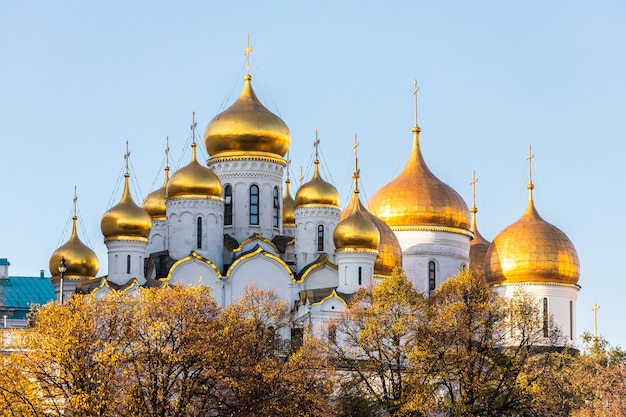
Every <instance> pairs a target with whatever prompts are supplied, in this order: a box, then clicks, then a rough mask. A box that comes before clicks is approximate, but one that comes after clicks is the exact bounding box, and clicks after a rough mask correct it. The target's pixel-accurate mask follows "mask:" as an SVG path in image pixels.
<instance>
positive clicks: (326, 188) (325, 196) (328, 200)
mask: <svg viewBox="0 0 626 417" xmlns="http://www.w3.org/2000/svg"><path fill="white" fill-rule="evenodd" d="M319 164H320V161H319V160H317V159H316V160H315V170H314V172H313V178H312V179H311V181H309V182H307V183H306V184H302V186H300V188H299V189H298V191H297V192H296V207H301V206H306V205H329V206H336V207H339V192H338V191H337V189H336V188H335V187H334V186H333V185H332V184H330V183H328V182H326V181H324V180H323V179H322V176H321V175H320V168H319Z"/></svg>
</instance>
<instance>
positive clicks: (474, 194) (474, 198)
mask: <svg viewBox="0 0 626 417" xmlns="http://www.w3.org/2000/svg"><path fill="white" fill-rule="evenodd" d="M477 182H478V178H476V171H474V170H472V180H471V181H470V185H471V186H472V210H476V183H477ZM476 211H478V210H476Z"/></svg>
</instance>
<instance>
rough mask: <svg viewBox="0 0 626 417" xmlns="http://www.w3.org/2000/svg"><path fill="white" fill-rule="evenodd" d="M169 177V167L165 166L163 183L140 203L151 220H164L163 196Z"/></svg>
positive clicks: (165, 194)
mask: <svg viewBox="0 0 626 417" xmlns="http://www.w3.org/2000/svg"><path fill="white" fill-rule="evenodd" d="M169 179H170V167H165V179H164V180H163V185H162V186H161V188H159V189H158V190H155V191H153V192H151V193H150V194H148V195H147V196H146V198H144V199H143V203H141V207H143V208H144V210H146V211H147V212H148V214H149V215H150V217H151V218H152V220H165V197H166V196H167V193H166V187H167V182H168V181H169Z"/></svg>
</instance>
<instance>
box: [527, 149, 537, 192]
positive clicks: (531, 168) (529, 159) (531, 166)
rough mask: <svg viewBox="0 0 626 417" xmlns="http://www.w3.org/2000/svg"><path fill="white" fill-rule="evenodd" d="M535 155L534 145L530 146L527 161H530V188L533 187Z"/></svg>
mask: <svg viewBox="0 0 626 417" xmlns="http://www.w3.org/2000/svg"><path fill="white" fill-rule="evenodd" d="M534 157H535V155H534V154H533V147H532V145H528V156H527V157H526V159H527V160H528V186H529V187H531V186H532V185H533V158H534Z"/></svg>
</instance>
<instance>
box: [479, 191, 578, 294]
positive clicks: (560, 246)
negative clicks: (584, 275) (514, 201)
mask: <svg viewBox="0 0 626 417" xmlns="http://www.w3.org/2000/svg"><path fill="white" fill-rule="evenodd" d="M529 188H530V189H531V192H530V198H529V201H528V207H527V208H526V211H525V212H524V214H523V215H522V217H521V218H520V219H519V220H518V221H516V222H515V223H513V224H512V225H510V226H508V227H507V228H505V229H504V230H503V231H501V232H500V233H499V234H498V235H497V236H496V237H495V238H494V239H493V243H492V244H491V245H490V246H489V250H488V251H487V256H486V258H485V277H486V279H487V282H489V283H490V284H502V283H519V282H552V283H560V284H576V283H577V282H578V278H579V277H580V266H579V263H578V254H577V253H576V249H575V248H574V245H573V244H572V242H571V241H570V240H569V238H568V237H567V236H566V235H565V233H563V232H562V231H561V230H560V229H559V228H558V227H556V226H553V225H551V224H550V223H548V222H546V221H545V220H544V219H542V218H541V216H540V215H539V213H537V210H536V209H535V206H534V203H533V200H532V183H531V184H530V185H529Z"/></svg>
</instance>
